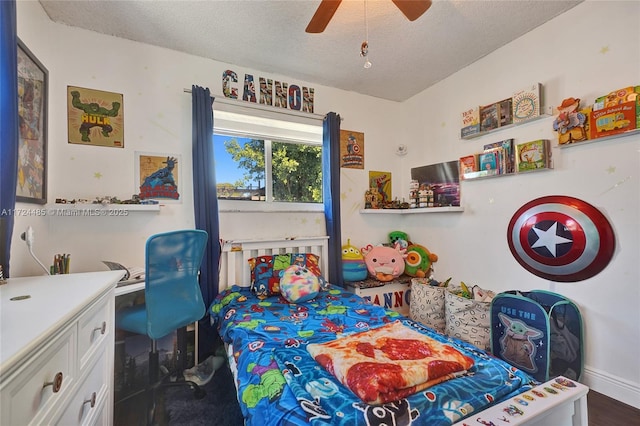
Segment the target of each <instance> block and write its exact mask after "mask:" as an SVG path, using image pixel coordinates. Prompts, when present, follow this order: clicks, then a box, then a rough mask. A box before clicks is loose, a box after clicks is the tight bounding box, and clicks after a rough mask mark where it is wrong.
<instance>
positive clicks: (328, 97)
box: [11, 1, 640, 407]
mask: <svg viewBox="0 0 640 426" xmlns="http://www.w3.org/2000/svg"><path fill="white" fill-rule="evenodd" d="M639 8H640V3H637V2H591V1H589V2H586V3H584V4H582V5H580V6H577V7H576V8H574V9H572V10H570V11H569V12H567V13H565V14H564V15H562V16H560V17H558V18H556V19H555V20H553V21H551V22H549V23H547V24H545V25H544V26H542V27H540V28H538V29H536V30H534V31H532V32H530V33H529V34H527V35H525V36H524V37H521V38H520V39H518V40H516V41H514V42H513V43H510V44H509V45H507V46H504V47H503V48H501V49H499V50H498V51H496V52H495V53H493V54H491V55H488V56H486V57H485V58H483V59H482V60H480V61H478V62H476V63H474V64H472V65H471V66H469V67H467V68H465V69H464V70H462V71H460V72H458V73H457V74H455V75H453V76H452V77H450V78H448V79H446V80H444V81H442V82H440V83H439V84H437V85H435V86H434V87H432V88H430V89H428V90H426V91H424V92H422V93H419V94H418V95H416V96H415V97H414V98H412V99H410V100H409V101H407V102H404V103H395V102H389V101H383V100H380V99H376V98H371V97H366V96H362V95H358V94H355V93H353V92H346V91H342V90H337V89H333V88H328V87H323V86H320V85H315V84H313V82H309V83H308V84H309V86H311V87H314V88H315V90H316V91H315V93H316V103H315V107H316V108H315V109H316V112H317V113H325V112H328V111H335V112H337V113H339V114H340V115H341V116H342V118H343V122H342V128H343V129H348V130H353V131H358V132H363V133H364V134H365V143H366V146H365V169H364V170H357V169H343V170H342V175H341V179H342V193H341V200H342V222H343V231H342V236H343V240H344V241H343V242H346V239H347V238H350V239H351V240H352V243H353V244H355V245H365V244H368V243H373V244H375V243H379V242H383V241H386V238H387V234H388V232H390V231H392V230H404V231H406V232H408V233H409V235H410V237H411V239H412V240H413V241H416V242H420V243H422V244H424V245H426V246H427V247H428V248H430V249H431V250H432V251H433V252H435V253H437V254H438V255H439V257H440V260H439V261H438V262H437V263H436V275H437V277H439V278H446V277H449V276H452V277H453V279H454V282H456V281H460V280H462V281H465V282H471V283H474V284H479V285H481V286H484V287H487V288H490V289H493V290H496V291H501V290H506V289H515V288H519V289H523V290H528V289H533V288H540V289H547V290H551V291H555V292H559V293H562V294H565V295H567V296H568V297H570V298H572V299H573V300H574V301H575V302H576V303H577V304H578V305H579V306H580V308H581V310H582V314H583V317H584V322H585V330H586V339H585V344H586V364H587V375H586V377H585V379H586V381H587V384H589V385H591V386H593V387H594V389H595V390H597V391H600V392H603V393H605V394H608V395H610V396H612V397H615V398H617V399H620V400H622V401H624V402H627V403H629V404H632V405H635V406H638V407H640V366H639V365H638V362H637V359H636V356H637V353H638V352H640V343H639V342H640V340H639V339H640V309H639V307H640V291H639V288H638V283H640V271H639V268H640V266H639V260H640V249H639V244H640V243H639V241H640V227H639V225H638V223H639V221H640V207H639V198H640V182H639V178H638V168H639V166H640V164H639V158H638V151H639V148H640V136H638V135H635V136H630V137H626V138H622V139H615V140H610V141H606V142H602V143H592V144H589V145H583V146H576V147H571V148H567V149H562V150H560V149H554V152H553V154H554V157H555V167H556V168H555V170H553V171H550V172H546V173H536V174H532V175H527V176H510V177H503V178H496V179H490V180H483V181H475V182H464V183H463V186H462V191H463V193H462V204H463V207H464V208H465V211H464V213H455V214H454V213H451V214H441V213H438V214H424V215H410V216H387V215H361V214H359V213H358V210H359V209H360V208H361V207H362V205H363V194H364V191H365V189H366V188H367V186H368V182H367V181H368V171H369V170H380V171H389V172H391V173H392V175H393V194H394V196H396V195H397V196H399V197H403V196H404V197H407V195H408V188H407V187H408V181H409V176H410V174H409V171H410V168H411V167H416V166H422V165H427V164H433V163H438V162H443V161H450V160H454V159H457V158H458V157H460V156H462V155H465V154H468V153H472V152H476V151H480V150H481V146H482V144H484V143H487V142H493V141H495V140H499V139H502V138H507V137H513V138H515V139H516V141H526V140H533V139H539V138H549V139H553V138H554V137H555V135H554V134H553V132H552V131H551V122H552V119H545V120H542V121H540V122H538V123H533V124H527V125H525V126H521V127H518V128H513V129H512V130H509V131H508V133H507V131H505V133H502V132H501V133H496V134H495V138H494V137H490V136H486V137H483V138H481V139H476V140H472V141H463V140H460V138H459V136H458V135H459V116H460V113H461V111H462V110H463V109H464V108H466V107H468V106H470V105H476V104H482V103H489V102H493V101H497V100H499V99H503V98H505V97H509V96H510V95H511V92H512V91H513V90H515V89H517V88H520V87H522V86H524V85H527V84H529V83H532V82H541V83H543V85H544V87H545V95H546V97H547V99H548V102H547V104H549V105H558V104H559V103H560V102H561V101H562V99H564V98H565V97H569V96H574V97H580V98H582V99H583V101H584V102H585V103H586V102H591V101H592V100H593V99H594V98H595V97H596V96H598V95H601V94H604V93H607V92H609V91H611V90H613V89H616V88H619V87H625V86H629V85H633V84H640V81H638V76H640V65H639V61H640V46H639V44H640V34H639V33H638V23H639V18H640V10H639ZM603 22H615V23H616V24H615V25H606V30H604V29H602V28H603ZM18 35H19V37H20V38H21V39H22V41H24V42H25V44H26V45H27V46H28V47H29V48H30V49H31V50H32V51H33V53H34V54H35V55H36V56H37V57H38V59H40V61H41V62H42V63H44V64H45V66H46V67H47V68H48V69H49V78H50V91H49V114H50V115H49V117H50V121H49V172H48V178H49V183H48V188H49V201H50V202H53V201H54V199H55V198H56V197H68V198H77V197H90V198H93V197H95V196H98V195H116V196H119V197H121V198H128V197H129V196H130V195H131V194H132V193H133V192H134V184H133V181H134V169H133V168H134V166H133V160H134V152H135V151H148V152H149V151H150V152H171V153H177V154H180V155H181V156H182V165H183V170H182V175H181V178H182V180H183V188H182V195H183V202H182V204H168V205H166V206H165V207H163V208H162V209H161V212H160V213H131V214H130V216H129V217H126V218H91V217H87V218H77V217H76V218H61V217H45V218H25V217H18V218H16V224H15V229H14V239H13V243H12V244H13V246H12V257H11V271H12V276H24V275H35V274H39V273H40V271H39V270H38V267H37V266H36V265H35V263H34V262H33V261H31V259H30V258H29V256H28V253H27V250H26V247H25V246H24V243H22V242H21V241H20V240H19V234H20V232H22V230H23V229H25V228H26V227H27V226H28V225H31V226H33V227H34V228H35V231H36V245H35V250H36V253H37V254H38V255H39V256H40V257H41V258H42V260H43V261H44V262H45V263H48V262H49V260H50V258H51V256H52V255H53V254H54V253H62V252H65V253H72V259H73V261H72V271H74V272H80V271H90V270H101V269H104V267H103V266H102V265H101V263H100V262H99V261H100V260H102V259H112V260H120V261H122V262H123V263H127V264H138V265H140V264H142V262H143V252H144V242H145V240H146V238H147V237H148V236H149V235H151V234H153V233H155V232H162V231H165V230H170V229H178V228H181V227H192V226H193V223H194V220H193V207H192V202H193V199H192V196H191V192H192V185H191V179H190V176H191V162H190V157H191V150H190V146H191V97H190V96H189V95H188V94H185V93H183V89H184V88H190V87H191V85H192V84H198V85H201V86H205V87H209V88H210V89H211V90H212V92H214V93H220V92H221V78H220V77H221V73H222V71H223V70H225V69H227V68H229V67H231V68H232V69H235V70H237V71H238V72H241V73H244V72H249V73H251V72H253V73H254V75H256V76H258V75H264V76H267V77H272V78H278V77H280V78H282V79H283V80H284V81H288V82H290V83H297V84H304V83H307V82H302V81H295V79H292V78H287V77H286V76H277V75H271V74H268V73H262V72H260V71H252V70H247V69H244V68H242V67H241V66H235V65H231V66H228V65H226V64H223V63H219V62H216V61H211V60H208V59H204V58H198V57H194V56H190V55H185V54H181V53H178V52H174V51H170V50H167V49H161V48H156V47H152V46H148V45H143V44H139V43H134V42H130V41H127V40H121V39H116V38H113V37H108V36H103V35H99V34H95V33H92V32H89V31H84V30H78V29H75V28H70V27H67V26H62V25H57V24H54V23H52V22H51V21H50V20H49V19H48V18H47V16H46V15H45V14H44V12H43V10H42V9H41V7H40V6H39V4H38V3H37V2H18ZM604 47H608V49H606V50H605V49H603V48H604ZM420 72H428V70H421V71H420ZM363 78H366V71H364V70H363ZM67 85H72V86H80V87H88V88H95V89H100V90H106V91H113V92H117V93H123V95H124V111H125V148H124V149H115V148H96V147H88V146H80V145H69V144H67V130H66V86H67ZM399 143H405V144H407V145H408V146H409V155H407V156H406V157H397V156H396V155H395V154H394V151H395V147H396V146H397V145H398V144H399ZM96 172H99V173H101V174H102V178H100V179H96V178H94V173H96ZM550 194H561V195H569V196H574V197H577V198H581V199H583V200H585V201H587V202H589V203H591V204H593V205H595V206H596V207H598V208H599V209H601V210H602V211H603V213H604V214H605V215H606V216H607V217H608V218H609V220H610V222H611V223H612V225H613V227H614V230H615V232H616V238H617V248H616V253H615V255H614V258H613V260H612V261H611V263H610V264H609V266H608V267H607V268H606V269H605V270H604V271H603V272H601V273H600V274H598V275H596V276H595V277H593V278H591V279H589V280H586V281H582V282H579V283H567V284H561V283H553V282H549V281H545V280H542V279H540V278H537V277H536V276H534V275H532V274H530V273H529V272H527V271H525V270H524V269H523V268H522V267H520V266H519V264H517V263H516V262H515V260H514V259H513V257H512V256H511V254H510V252H509V249H508V246H507V241H506V227H507V224H508V222H509V220H510V218H511V216H512V215H513V213H514V212H515V211H516V210H517V209H518V208H519V207H520V206H521V205H522V204H524V203H526V202H527V201H529V200H531V199H534V198H537V197H539V196H543V195H550ZM18 207H21V208H30V207H37V206H35V205H28V204H23V203H19V205H18ZM220 222H221V236H222V238H225V239H237V238H251V237H256V238H263V237H279V236H291V235H319V234H322V233H324V221H323V219H322V217H321V215H318V214H307V215H301V214H287V215H285V216H282V215H278V214H264V215H263V214H256V213H245V214H221V220H220ZM265 224H266V225H265Z"/></svg>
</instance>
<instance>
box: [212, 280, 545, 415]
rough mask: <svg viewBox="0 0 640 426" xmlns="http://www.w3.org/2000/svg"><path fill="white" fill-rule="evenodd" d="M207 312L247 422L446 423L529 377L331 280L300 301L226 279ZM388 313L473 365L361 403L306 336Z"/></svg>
mask: <svg viewBox="0 0 640 426" xmlns="http://www.w3.org/2000/svg"><path fill="white" fill-rule="evenodd" d="M209 313H210V314H211V316H212V318H213V319H214V321H215V323H216V324H217V327H218V330H219V333H220V336H221V338H222V340H223V341H224V342H226V343H231V344H233V348H234V353H233V357H234V359H235V360H236V363H237V366H238V378H237V385H238V389H239V395H238V399H239V402H240V407H241V409H242V412H243V414H244V416H245V419H246V424H247V425H260V426H263V425H308V424H312V425H329V424H331V425H350V426H351V425H381V424H394V425H429V426H435V425H450V424H452V423H455V422H456V421H458V420H460V419H462V418H464V417H467V416H470V415H472V414H473V413H477V412H479V411H481V410H483V409H484V408H486V407H488V406H489V405H491V404H492V403H495V402H498V401H501V400H503V399H506V398H508V397H511V396H513V395H516V394H519V393H521V392H524V391H525V390H528V389H531V387H532V385H534V384H535V382H534V381H533V379H532V378H531V377H530V376H528V375H527V374H526V373H524V372H522V371H519V370H517V369H515V368H514V367H512V366H510V365H509V364H507V363H505V362H503V361H501V360H499V359H496V358H493V357H491V356H490V355H488V354H487V353H486V352H484V351H482V350H480V349H478V348H476V347H475V346H472V345H469V344H467V343H465V342H462V341H459V340H457V339H453V338H449V337H446V336H442V335H440V334H438V333H436V332H435V331H433V330H432V329H430V328H427V327H424V326H422V325H420V324H419V323H416V322H414V321H412V320H410V319H408V318H406V317H403V316H401V315H400V314H398V313H397V312H394V311H391V310H386V309H384V308H382V307H379V306H375V305H370V304H367V303H366V302H365V301H364V300H363V299H362V298H360V297H359V296H357V295H355V294H353V293H350V292H347V291H345V290H343V289H341V288H340V287H336V286H330V289H329V290H328V291H323V292H321V293H320V294H319V295H318V297H316V298H315V299H313V300H311V301H308V302H305V303H302V304H290V303H289V302H287V301H286V300H284V299H282V298H280V297H276V296H271V297H268V298H266V299H264V300H260V299H258V298H257V297H256V296H255V295H254V294H252V293H251V292H250V291H249V289H248V288H245V287H237V286H233V287H232V288H229V289H227V290H225V291H224V292H222V293H220V294H219V295H218V297H217V298H216V300H215V301H214V302H213V303H212V305H211V306H210V308H209ZM395 320H399V321H401V322H402V323H403V324H405V325H407V326H409V327H412V328H413V329H415V330H417V331H419V332H420V333H424V334H425V335H428V336H430V337H432V338H433V339H436V340H438V341H440V342H445V343H447V344H449V345H451V346H453V347H455V348H456V349H458V350H459V351H460V352H462V353H463V354H465V355H467V356H469V357H471V358H473V360H474V366H473V367H472V368H471V369H470V370H469V371H468V372H467V373H466V374H464V375H462V376H461V377H457V378H455V379H451V380H448V381H446V382H443V383H440V384H437V385H434V386H432V387H430V388H428V389H426V390H423V391H421V392H417V393H415V394H413V395H411V396H409V397H407V398H404V399H402V400H399V401H396V402H392V403H387V404H384V405H382V406H378V407H376V406H372V405H367V404H365V403H363V402H362V401H361V400H360V399H359V398H358V397H357V396H356V395H355V394H353V393H352V392H351V391H350V390H349V389H347V388H346V387H344V386H343V385H342V384H340V382H339V381H337V380H336V379H335V377H334V376H333V375H331V374H330V373H329V372H327V371H326V370H325V369H324V368H322V367H321V366H320V365H319V364H318V363H317V362H316V361H315V360H314V359H313V358H312V357H311V356H310V355H309V353H308V352H307V350H306V346H307V344H309V343H322V342H327V341H330V340H334V339H336V338H338V337H341V336H344V335H347V334H351V333H355V332H359V331H365V330H369V329H372V328H377V327H379V326H381V325H384V324H386V323H389V322H391V321H395Z"/></svg>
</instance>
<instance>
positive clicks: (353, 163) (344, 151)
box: [340, 130, 364, 169]
mask: <svg viewBox="0 0 640 426" xmlns="http://www.w3.org/2000/svg"><path fill="white" fill-rule="evenodd" d="M340 167H347V168H351V169H364V133H360V132H352V131H351V130H340Z"/></svg>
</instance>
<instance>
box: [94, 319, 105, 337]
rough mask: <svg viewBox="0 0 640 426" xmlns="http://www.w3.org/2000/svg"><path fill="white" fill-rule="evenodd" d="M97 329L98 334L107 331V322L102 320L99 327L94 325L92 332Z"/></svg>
mask: <svg viewBox="0 0 640 426" xmlns="http://www.w3.org/2000/svg"><path fill="white" fill-rule="evenodd" d="M98 330H100V334H104V333H105V332H106V331H107V322H106V321H102V325H101V326H100V327H96V328H94V329H93V331H94V332H95V331H98Z"/></svg>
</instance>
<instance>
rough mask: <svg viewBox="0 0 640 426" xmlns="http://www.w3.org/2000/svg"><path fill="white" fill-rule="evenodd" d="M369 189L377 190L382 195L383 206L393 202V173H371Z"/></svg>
mask: <svg viewBox="0 0 640 426" xmlns="http://www.w3.org/2000/svg"><path fill="white" fill-rule="evenodd" d="M369 188H376V189H377V190H378V193H380V195H382V204H383V205H384V204H385V203H388V202H391V201H393V198H392V197H391V172H374V171H369Z"/></svg>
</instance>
